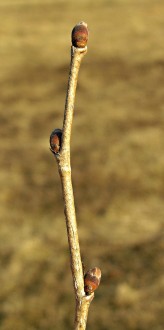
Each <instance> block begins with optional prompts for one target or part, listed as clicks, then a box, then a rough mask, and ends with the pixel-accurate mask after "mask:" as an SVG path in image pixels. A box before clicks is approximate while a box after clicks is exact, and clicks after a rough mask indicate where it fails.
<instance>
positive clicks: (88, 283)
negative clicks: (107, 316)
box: [84, 267, 101, 296]
mask: <svg viewBox="0 0 164 330" xmlns="http://www.w3.org/2000/svg"><path fill="white" fill-rule="evenodd" d="M100 280H101V270H100V268H98V267H95V268H92V269H90V270H88V272H87V273H86V274H85V276H84V291H85V293H86V295H87V296H89V295H90V294H91V293H93V292H94V291H95V290H96V289H97V288H98V286H99V284H100Z"/></svg>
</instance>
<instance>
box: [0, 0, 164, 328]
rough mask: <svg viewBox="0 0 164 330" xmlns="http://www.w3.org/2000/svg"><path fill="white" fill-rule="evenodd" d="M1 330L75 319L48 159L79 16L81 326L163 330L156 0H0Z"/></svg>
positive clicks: (161, 46)
mask: <svg viewBox="0 0 164 330" xmlns="http://www.w3.org/2000/svg"><path fill="white" fill-rule="evenodd" d="M0 12H1V15H0V16H1V19H0V123H1V131H0V134H1V139H0V150H1V152H0V154H1V157H0V168H1V171H0V187H1V189H0V215H1V216H0V217H1V221H0V260H1V271H0V283H1V285H0V329H3V330H15V329H17V330H27V329H28V330H35V329H38V330H52V329H57V330H58V329H60V330H61V329H62V330H65V329H72V324H73V314H74V294H73V289H72V279H71V274H70V267H69V253H68V246H67V236H66V229H65V222H64V214H63V202H62V195H61V187H60V180H59V176H58V172H57V165H56V163H55V160H54V159H53V156H52V154H51V153H50V151H49V134H50V133H51V131H52V129H53V128H55V127H61V126H62V119H63V108H64V102H65V93H66V87H67V79H68V72H69V61H70V32H71V29H72V28H73V26H74V25H75V24H76V23H77V22H78V21H80V20H84V21H86V22H87V23H88V25H89V28H90V40H89V44H88V54H87V56H86V57H85V58H84V60H83V63H82V67H81V70H80V76H79V83H78V89H77V97H76V109H75V116H74V124H73V134H72V146H71V150H72V175H73V183H74V192H75V200H76V209H77V220H78V227H79V236H80V244H81V252H82V256H83V262H84V264H85V265H86V268H90V267H93V266H98V267H100V268H101V269H102V274H103V276H102V283H101V285H100V287H99V289H98V291H97V292H96V294H95V299H94V301H93V303H92V305H91V309H90V313H89V320H88V329H94V330H108V329H112V330H125V329H126V330H130V329H135V330H146V329H151V330H162V329H163V326H162V318H163V309H164V304H163V302H164V300H163V301H162V297H163V294H164V290H163V288H164V278H163V274H162V267H163V265H162V260H163V259H162V256H163V251H162V249H163V240H162V229H163V219H164V202H163V196H164V177H163V173H164V152H163V147H164V136H163V123H164V92H163V86H164V42H163V33H164V19H163V18H164V2H163V1H162V0H161V1H158V0H154V1H153V0H142V1H140V0H133V1H132V0H131V1H130V0H115V1H114V0H111V1H110V0H109V1H105V0H104V1H103V0H101V1H100V0H97V1H91V0H90V1H89V0H88V1H86V0H83V1H65V0H63V1H55V0H54V1H46V0H44V1H43V0H42V1H41V0H38V1H25V0H21V1H18V0H17V1H16V0H13V1H11V0H10V1H9V0H1V2H0Z"/></svg>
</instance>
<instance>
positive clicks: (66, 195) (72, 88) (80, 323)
mask: <svg viewBox="0 0 164 330" xmlns="http://www.w3.org/2000/svg"><path fill="white" fill-rule="evenodd" d="M80 24H81V23H80ZM84 24H85V23H84ZM86 52H87V47H86V46H85V47H83V48H78V47H74V46H72V47H71V64H70V73H69V80H68V89H67V95H66V102H65V112H64V120H63V130H62V143H61V148H60V151H59V153H55V156H56V159H57V163H58V170H59V174H60V178H61V184H62V191H63V199H64V212H65V218H66V226H67V234H68V243H69V250H70V259H71V270H72V277H73V286H74V291H75V297H76V311H75V324H74V329H75V330H85V329H86V323H87V316H88V309H89V305H90V303H91V301H92V299H93V297H94V293H91V294H90V295H89V296H87V295H86V294H85V292H84V275H83V269H82V262H81V255H80V246H79V239H78V231H77V223H76V213H75V205H74V195H73V187H72V179H71V164H70V140H71V130H72V120H73V112H74V103H75V94H76V86H77V79H78V72H79V68H80V64H81V61H82V58H83V57H84V55H85V54H86ZM55 146H56V145H55ZM51 150H52V149H51Z"/></svg>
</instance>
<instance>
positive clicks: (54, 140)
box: [50, 128, 62, 155]
mask: <svg viewBox="0 0 164 330" xmlns="http://www.w3.org/2000/svg"><path fill="white" fill-rule="evenodd" d="M61 143H62V130H61V129H60V128H56V129H54V130H53V131H52V133H51V135H50V150H51V151H52V153H53V154H55V155H57V154H59V151H60V148H61Z"/></svg>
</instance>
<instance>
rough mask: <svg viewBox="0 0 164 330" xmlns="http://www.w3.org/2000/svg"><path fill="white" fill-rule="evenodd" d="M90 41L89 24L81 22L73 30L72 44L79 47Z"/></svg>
mask: <svg viewBox="0 0 164 330" xmlns="http://www.w3.org/2000/svg"><path fill="white" fill-rule="evenodd" d="M87 41H88V28H87V24H86V23H84V22H80V23H78V24H77V25H75V27H74V28H73V30H72V45H73V46H74V47H77V48H84V47H86V45H87Z"/></svg>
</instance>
